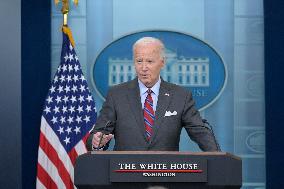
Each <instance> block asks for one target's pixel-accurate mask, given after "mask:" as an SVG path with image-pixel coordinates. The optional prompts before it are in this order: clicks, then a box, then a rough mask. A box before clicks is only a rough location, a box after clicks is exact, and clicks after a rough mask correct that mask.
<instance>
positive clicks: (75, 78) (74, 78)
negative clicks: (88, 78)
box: [73, 74, 79, 83]
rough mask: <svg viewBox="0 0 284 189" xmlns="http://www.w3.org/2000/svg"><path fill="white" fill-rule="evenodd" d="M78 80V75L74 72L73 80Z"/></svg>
mask: <svg viewBox="0 0 284 189" xmlns="http://www.w3.org/2000/svg"><path fill="white" fill-rule="evenodd" d="M78 80H79V79H78V75H76V74H74V77H73V81H74V82H75V83H76V82H77V81H78Z"/></svg>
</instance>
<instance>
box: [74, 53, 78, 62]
mask: <svg viewBox="0 0 284 189" xmlns="http://www.w3.org/2000/svg"><path fill="white" fill-rule="evenodd" d="M75 60H76V62H78V60H79V58H78V56H77V55H76V54H75Z"/></svg>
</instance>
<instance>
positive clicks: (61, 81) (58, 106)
mask: <svg viewBox="0 0 284 189" xmlns="http://www.w3.org/2000/svg"><path fill="white" fill-rule="evenodd" d="M65 29H68V28H65ZM68 30H69V29H68ZM69 31H70V30H69ZM69 34H70V35H71V32H70V33H69ZM70 35H69V37H68V35H67V34H66V33H65V32H64V31H63V44H62V51H61V61H60V65H59V67H58V68H57V72H56V74H55V76H54V79H53V81H52V84H51V87H50V89H49V92H48V95H47V98H46V101H45V105H44V108H43V109H44V110H43V114H42V117H41V127H40V144H39V149H38V164H37V181H36V184H37V189H40V188H47V189H53V188H59V189H63V188H68V189H70V188H76V187H75V186H74V184H73V181H74V163H75V159H76V157H77V156H78V155H81V154H83V153H86V152H87V150H86V147H85V142H86V138H87V137H88V134H89V131H90V130H91V129H92V126H93V125H94V124H95V122H96V118H97V113H96V107H95V102H94V100H93V97H92V95H91V93H90V90H89V88H88V86H87V82H86V79H85V77H84V75H83V73H82V70H81V66H80V63H79V60H78V56H77V55H76V53H75V50H74V48H73V46H72V44H71V42H70Z"/></svg>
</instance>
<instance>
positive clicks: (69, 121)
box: [67, 116, 74, 125]
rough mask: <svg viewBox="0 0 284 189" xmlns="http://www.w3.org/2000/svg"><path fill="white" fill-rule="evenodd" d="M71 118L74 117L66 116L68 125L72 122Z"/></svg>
mask: <svg viewBox="0 0 284 189" xmlns="http://www.w3.org/2000/svg"><path fill="white" fill-rule="evenodd" d="M73 118H74V117H71V116H69V117H68V119H67V121H68V123H69V125H70V124H71V123H73V122H74V121H73Z"/></svg>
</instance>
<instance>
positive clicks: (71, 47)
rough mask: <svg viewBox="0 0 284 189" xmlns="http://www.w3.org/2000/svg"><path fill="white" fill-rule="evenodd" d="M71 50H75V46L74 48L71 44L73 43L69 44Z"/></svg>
mask: <svg viewBox="0 0 284 189" xmlns="http://www.w3.org/2000/svg"><path fill="white" fill-rule="evenodd" d="M69 49H70V51H72V50H73V46H72V44H71V43H70V44H69Z"/></svg>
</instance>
